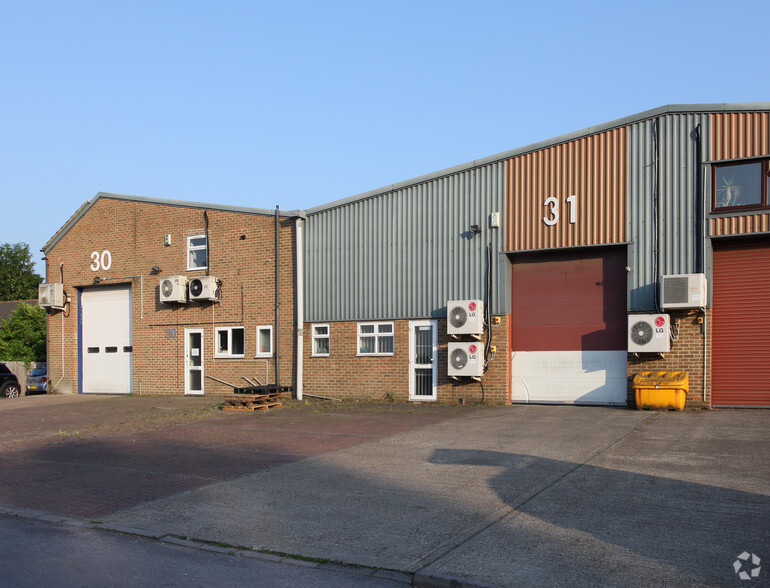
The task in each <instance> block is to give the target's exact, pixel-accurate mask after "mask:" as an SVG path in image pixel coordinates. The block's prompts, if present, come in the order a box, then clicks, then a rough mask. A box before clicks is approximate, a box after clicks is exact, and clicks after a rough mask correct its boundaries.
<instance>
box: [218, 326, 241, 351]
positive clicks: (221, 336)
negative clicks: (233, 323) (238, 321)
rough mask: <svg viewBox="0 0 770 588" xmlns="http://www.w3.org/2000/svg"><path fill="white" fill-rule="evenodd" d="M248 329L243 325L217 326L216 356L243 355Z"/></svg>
mask: <svg viewBox="0 0 770 588" xmlns="http://www.w3.org/2000/svg"><path fill="white" fill-rule="evenodd" d="M245 335H246V329H244V328H243V327H217V328H216V330H215V336H214V341H215V343H214V344H215V347H214V357H243V356H244V350H245V347H246V346H245Z"/></svg>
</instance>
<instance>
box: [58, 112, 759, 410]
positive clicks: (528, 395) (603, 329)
mask: <svg viewBox="0 0 770 588" xmlns="http://www.w3.org/2000/svg"><path fill="white" fill-rule="evenodd" d="M769 184H770V104H769V103H753V104H719V105H678V106H667V107H662V108H658V109H655V110H651V111H647V112H643V113H640V114H638V115H633V116H629V117H627V118H625V119H621V120H617V121H612V122H609V123H606V124H602V125H598V126H595V127H591V128H589V129H585V130H583V131H579V132H575V133H571V134H569V135H565V136H562V137H557V138H555V139H551V140H547V141H543V142H541V143H538V144H535V145H530V146H527V147H523V148H520V149H515V150H513V151H509V152H506V153H502V154H499V155H496V156H492V157H488V158H485V159H481V160H477V161H474V162H471V163H468V164H465V165H460V166H457V167H455V168H451V169H448V170H442V171H439V172H436V173H434V174H429V175H427V176H423V177H420V178H416V179H413V180H409V181H406V182H403V183H400V184H397V185H393V186H388V187H386V188H383V189H380V190H374V191H372V192H369V193H366V194H362V195H359V196H355V197H352V198H347V199H343V200H339V201H337V202H332V203H330V204H326V205H323V206H319V207H316V208H311V209H308V210H306V211H293V212H290V213H285V212H279V211H278V210H277V209H276V211H269V210H259V209H243V208H235V207H226V206H218V205H207V204H200V203H187V202H178V201H165V200H155V199H149V198H139V197H131V196H119V195H114V194H99V195H97V197H96V198H94V199H93V200H91V201H89V202H88V203H86V204H85V205H84V206H83V207H82V208H81V209H80V210H79V211H78V212H77V213H76V214H75V216H73V217H72V218H71V219H70V220H69V221H68V222H67V223H66V224H65V225H64V227H62V229H61V230H60V231H59V232H58V233H57V234H56V235H55V236H54V237H53V238H52V239H51V240H50V241H49V242H48V243H47V244H46V246H45V247H44V252H45V254H46V258H47V283H48V284H49V285H50V286H49V290H46V289H45V288H44V294H45V295H47V296H51V297H56V296H63V299H60V300H55V301H54V302H57V304H50V305H49V307H50V309H51V310H50V311H49V312H50V314H49V342H48V349H49V358H48V359H49V371H50V377H51V382H52V387H53V388H55V389H56V390H58V391H72V392H85V393H87V392H103V393H115V392H122V393H127V392H133V393H136V394H149V393H152V394H183V393H187V394H194V393H197V394H200V393H220V392H227V391H229V387H228V383H236V382H237V384H238V385H242V384H244V383H245V381H244V378H248V379H251V380H252V381H254V380H259V381H260V383H262V382H263V381H264V382H265V383H270V384H275V383H278V384H280V385H282V386H293V387H294V390H295V391H296V393H297V395H298V396H301V395H302V394H314V395H320V396H331V397H336V398H390V397H392V398H397V399H404V400H406V399H409V400H423V401H425V400H428V401H435V400H439V401H459V400H461V399H463V400H469V401H471V400H480V399H481V398H484V399H485V400H487V401H492V402H498V403H509V402H514V403H518V402H533V403H585V404H617V405H623V404H627V403H628V400H629V382H630V378H631V377H632V376H633V375H634V374H635V373H638V372H640V371H643V370H675V371H685V372H687V373H688V374H689V378H690V379H689V382H690V392H689V395H688V399H687V400H688V404H689V405H690V406H770V387H769V386H768V385H767V384H766V382H768V381H770V371H769V370H770V367H768V366H770V363H769V362H767V361H766V357H767V356H768V352H770V338H767V337H766V336H765V333H766V331H767V330H768V327H770V311H768V309H769V308H770V201H768V197H769V196H768V191H770V186H769ZM276 244H277V245H276ZM193 281H195V288H193V287H192V283H193ZM164 283H170V285H168V286H167V287H168V288H169V294H170V296H171V297H170V298H169V297H166V298H165V299H164V296H165V294H164ZM55 284H61V285H60V286H56V285H55ZM201 288H203V290H204V292H203V294H200V293H199V292H200V291H201ZM677 288H680V289H679V290H677ZM174 296H178V297H177V298H174ZM115 317H120V318H118V319H116V318H115ZM448 319H449V320H448ZM115 321H117V322H115ZM456 323H457V324H456ZM450 331H454V333H453V332H450ZM112 332H123V333H124V334H123V335H122V339H118V340H115V341H108V340H106V339H103V337H104V336H105V335H104V334H105V333H112ZM121 357H122V359H121ZM121 361H122V363H121ZM116 370H122V371H119V372H118V371H116ZM117 373H119V374H121V375H120V376H119V377H116V374H117ZM117 382H120V385H118V384H117ZM223 382H226V383H223Z"/></svg>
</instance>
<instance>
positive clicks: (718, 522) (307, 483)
mask: <svg viewBox="0 0 770 588" xmlns="http://www.w3.org/2000/svg"><path fill="white" fill-rule="evenodd" d="M768 425H770V412H767V411H714V412H684V413H652V412H635V411H628V410H622V409H611V408H588V407H554V406H519V407H509V408H501V409H490V410H485V411H478V412H475V413H472V414H470V415H468V416H466V417H462V418H457V419H452V420H451V421H445V422H441V423H438V424H434V425H429V426H425V427H422V428H419V429H416V430H413V431H409V432H405V433H399V434H396V435H393V436H390V437H387V438H384V439H379V440H376V441H372V442H369V443H365V444H362V445H357V446H355V447H350V448H347V449H342V450H340V451H337V452H334V453H328V454H324V455H320V456H317V457H312V458H308V459H305V460H303V461H299V462H294V463H289V464H286V465H282V466H280V467H275V468H272V469H268V470H263V471H260V472H258V473H255V474H251V475H247V476H244V477H241V478H237V479H234V480H229V481H225V482H221V483H218V484H213V485H209V486H206V487H203V488H199V489H196V490H192V491H189V492H183V493H180V494H177V495H175V496H172V497H169V498H164V499H159V500H155V501H152V502H148V503H144V504H142V505H140V506H136V507H133V508H129V509H126V510H124V511H121V512H118V513H116V514H114V515H111V516H107V517H105V518H104V521H105V522H108V523H112V524H115V525H125V526H129V527H136V528H142V529H147V530H150V531H158V532H163V533H173V534H176V535H182V536H186V537H191V538H195V539H200V540H208V541H218V542H225V543H229V544H231V545H239V546H244V547H251V548H256V549H266V550H271V551H275V552H282V553H291V554H298V555H303V556H308V557H314V558H319V559H325V560H334V561H339V562H347V563H353V564H360V565H365V566H372V567H377V568H386V569H393V570H403V571H408V572H419V573H420V574H438V575H441V576H450V577H456V578H464V579H467V580H472V581H476V582H484V583H490V584H498V585H511V584H516V583H523V584H533V585H534V584H537V585H550V586H558V585H564V586H567V585H570V586H576V585H578V586H594V585H625V586H634V585H638V586H647V585H650V584H653V583H661V582H665V583H666V584H685V583H686V584H693V583H697V584H711V583H716V584H719V583H725V582H727V583H734V581H735V580H736V579H737V578H738V576H737V575H736V572H735V570H734V567H733V564H734V562H735V561H736V557H737V556H738V555H739V554H742V553H743V552H745V551H747V552H750V553H756V554H757V555H759V556H760V557H763V558H765V557H767V558H770V553H768V552H767V549H768V546H770V535H769V533H770V531H768V529H770V499H768V492H769V489H770V463H769V461H768V456H767V452H766V451H765V448H766V447H767V443H768V441H770V426H768ZM766 573H767V572H765V571H764V570H763V571H762V574H766ZM765 580H767V576H765Z"/></svg>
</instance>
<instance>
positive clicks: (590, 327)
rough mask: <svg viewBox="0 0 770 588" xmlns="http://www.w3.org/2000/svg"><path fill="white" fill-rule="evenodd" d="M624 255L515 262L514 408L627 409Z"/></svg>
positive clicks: (611, 250)
mask: <svg viewBox="0 0 770 588" xmlns="http://www.w3.org/2000/svg"><path fill="white" fill-rule="evenodd" d="M626 281H627V272H626V249H625V248H624V247H602V248H595V249H593V248H592V249H577V250H560V251H545V252H539V253H528V254H522V255H517V256H516V257H515V259H514V261H513V267H512V286H513V290H512V298H513V301H512V314H511V350H512V357H511V396H512V400H513V402H517V403H518V402H522V403H528V402H531V403H564V404H572V403H576V404H625V403H626V389H627V368H626V359H627V353H626V323H627V318H626Z"/></svg>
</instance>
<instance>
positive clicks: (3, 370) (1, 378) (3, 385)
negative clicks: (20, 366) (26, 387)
mask: <svg viewBox="0 0 770 588" xmlns="http://www.w3.org/2000/svg"><path fill="white" fill-rule="evenodd" d="M20 394H21V386H19V380H18V379H17V378H16V376H15V375H14V374H13V372H12V371H11V370H10V369H8V366H7V365H5V364H4V363H2V362H0V396H5V397H6V398H16V397H18V396H19V395H20Z"/></svg>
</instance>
